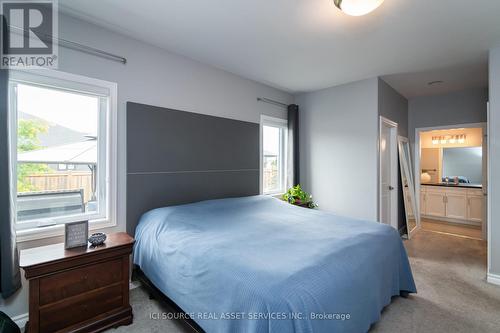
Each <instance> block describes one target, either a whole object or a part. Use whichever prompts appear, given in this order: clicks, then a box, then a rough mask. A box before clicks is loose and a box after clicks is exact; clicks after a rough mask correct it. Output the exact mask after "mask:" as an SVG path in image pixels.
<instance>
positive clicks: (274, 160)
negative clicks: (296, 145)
mask: <svg viewBox="0 0 500 333" xmlns="http://www.w3.org/2000/svg"><path fill="white" fill-rule="evenodd" d="M287 126H288V125H287V121H286V120H283V119H278V118H271V117H267V116H262V117H261V136H262V137H261V141H262V146H261V163H262V166H261V180H262V193H264V194H279V193H284V192H285V191H286V173H287V172H286V144H287Z"/></svg>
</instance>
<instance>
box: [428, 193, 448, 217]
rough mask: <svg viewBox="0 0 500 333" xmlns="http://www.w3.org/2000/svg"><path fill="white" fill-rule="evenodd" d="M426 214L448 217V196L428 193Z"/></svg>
mask: <svg viewBox="0 0 500 333" xmlns="http://www.w3.org/2000/svg"><path fill="white" fill-rule="evenodd" d="M425 214H426V215H428V216H435V217H445V216H446V196H445V194H444V192H441V191H427V193H426V197H425Z"/></svg>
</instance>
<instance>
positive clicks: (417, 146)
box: [413, 122, 490, 267]
mask: <svg viewBox="0 0 500 333" xmlns="http://www.w3.org/2000/svg"><path fill="white" fill-rule="evenodd" d="M479 127H480V128H482V129H483V131H485V130H487V127H488V123H487V122H486V123H468V124H456V125H446V126H432V127H419V128H415V144H414V149H413V160H414V172H415V192H416V193H417V194H418V195H416V200H417V209H418V211H419V212H420V174H421V173H420V133H421V132H429V131H433V130H446V129H455V128H479ZM488 140H489V138H488ZM488 155H489V145H488ZM489 160H490V159H489V156H488V170H489ZM488 183H489V182H488ZM488 192H489V191H488ZM488 200H489V195H488ZM487 220H488V221H487V223H488V230H489V220H490V219H489V218H487ZM483 225H484V222H483ZM488 237H489V232H488ZM489 244H490V242H489V241H488V251H487V252H488V255H489V253H490V248H489V246H490V245H489ZM488 267H489V265H488Z"/></svg>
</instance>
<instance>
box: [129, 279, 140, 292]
mask: <svg viewBox="0 0 500 333" xmlns="http://www.w3.org/2000/svg"><path fill="white" fill-rule="evenodd" d="M140 286H142V284H141V282H139V281H130V283H129V288H128V289H129V290H134V289H136V288H139V287H140Z"/></svg>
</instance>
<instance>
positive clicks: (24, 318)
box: [12, 312, 29, 332]
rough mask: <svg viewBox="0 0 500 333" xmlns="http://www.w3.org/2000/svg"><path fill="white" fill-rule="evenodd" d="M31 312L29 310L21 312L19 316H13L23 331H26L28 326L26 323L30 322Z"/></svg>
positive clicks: (13, 319)
mask: <svg viewBox="0 0 500 333" xmlns="http://www.w3.org/2000/svg"><path fill="white" fill-rule="evenodd" d="M28 319H29V314H28V312H26V313H23V314H20V315H18V316H15V317H12V321H13V322H15V323H16V325H17V326H19V328H20V329H21V332H23V331H24V328H25V327H26V323H27V322H28Z"/></svg>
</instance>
